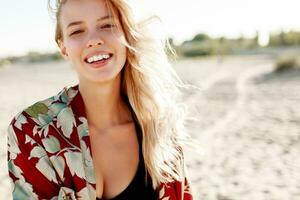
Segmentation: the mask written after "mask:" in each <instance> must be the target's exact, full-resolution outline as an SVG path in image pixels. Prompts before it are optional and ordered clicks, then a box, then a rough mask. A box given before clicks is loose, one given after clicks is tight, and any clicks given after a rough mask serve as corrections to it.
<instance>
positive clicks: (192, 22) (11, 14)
mask: <svg viewBox="0 0 300 200" xmlns="http://www.w3.org/2000/svg"><path fill="white" fill-rule="evenodd" d="M129 1H132V3H133V5H134V10H135V11H136V13H137V16H138V17H145V16H148V15H150V14H156V15H158V16H159V17H160V18H161V19H162V22H163V25H164V27H165V28H164V31H166V32H167V34H168V35H169V36H171V37H172V38H174V41H175V43H177V44H180V43H181V42H183V41H184V40H189V39H192V38H193V36H194V35H195V34H197V33H200V32H201V33H207V34H209V35H210V36H212V37H220V36H226V37H231V38H236V37H240V36H244V37H253V36H254V35H255V34H256V32H257V31H259V33H261V34H262V35H266V34H268V33H270V32H276V31H277V32H278V31H280V30H284V31H289V30H296V31H300V12H299V8H300V0H226V1H223V0H129ZM0 3H1V7H0V44H1V45H0V57H4V56H12V55H22V54H24V53H26V52H28V51H42V52H47V51H56V50H57V47H56V44H55V42H54V27H55V21H54V19H53V15H51V14H50V13H49V12H48V10H47V0H9V1H7V0H0Z"/></svg>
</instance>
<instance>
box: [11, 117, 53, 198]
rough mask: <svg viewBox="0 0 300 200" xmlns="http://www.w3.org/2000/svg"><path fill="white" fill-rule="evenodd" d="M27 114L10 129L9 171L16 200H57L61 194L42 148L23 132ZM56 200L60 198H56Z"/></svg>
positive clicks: (15, 121)
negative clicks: (55, 195)
mask: <svg viewBox="0 0 300 200" xmlns="http://www.w3.org/2000/svg"><path fill="white" fill-rule="evenodd" d="M26 123H28V121H27V120H26V117H25V116H24V115H19V117H18V118H14V119H13V120H12V121H11V123H10V125H9V127H8V130H7V132H8V135H7V136H8V148H7V151H8V157H7V159H8V172H9V177H10V181H11V184H12V189H13V190H12V196H13V199H55V197H53V194H58V193H59V185H58V180H57V176H56V175H55V172H54V170H53V169H52V167H51V162H50V160H49V158H48V156H47V153H46V151H45V150H44V149H43V147H42V146H41V145H40V144H38V143H37V142H36V141H35V140H34V139H33V138H32V137H30V136H31V135H32V134H28V133H29V132H28V131H29V129H26V131H25V129H23V127H24V124H26ZM56 199H57V197H56Z"/></svg>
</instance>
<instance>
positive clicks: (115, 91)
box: [79, 75, 132, 130]
mask: <svg viewBox="0 0 300 200" xmlns="http://www.w3.org/2000/svg"><path fill="white" fill-rule="evenodd" d="M79 91H80V93H81V96H82V99H83V101H84V105H85V111H86V115H87V120H88V124H89V126H91V127H93V128H94V129H97V130H105V129H108V128H110V127H113V126H116V125H120V124H123V123H127V122H130V121H132V117H131V113H130V110H129V108H128V106H127V105H126V104H125V103H124V101H123V99H122V97H121V93H120V91H121V90H120V75H118V76H117V77H116V79H114V80H112V81H109V82H105V83H101V84H99V83H96V82H87V81H81V82H80V83H79Z"/></svg>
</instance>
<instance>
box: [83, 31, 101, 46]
mask: <svg viewBox="0 0 300 200" xmlns="http://www.w3.org/2000/svg"><path fill="white" fill-rule="evenodd" d="M103 44H104V40H103V39H102V38H101V37H100V36H99V34H96V33H92V34H91V35H90V37H89V39H88V42H87V47H88V48H89V47H93V46H98V45H103Z"/></svg>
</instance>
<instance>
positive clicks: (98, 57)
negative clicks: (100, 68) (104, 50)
mask: <svg viewBox="0 0 300 200" xmlns="http://www.w3.org/2000/svg"><path fill="white" fill-rule="evenodd" d="M103 58H104V59H107V58H109V55H108V54H103V55H97V56H92V57H90V58H88V59H87V61H88V62H89V63H92V62H95V61H99V60H103Z"/></svg>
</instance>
